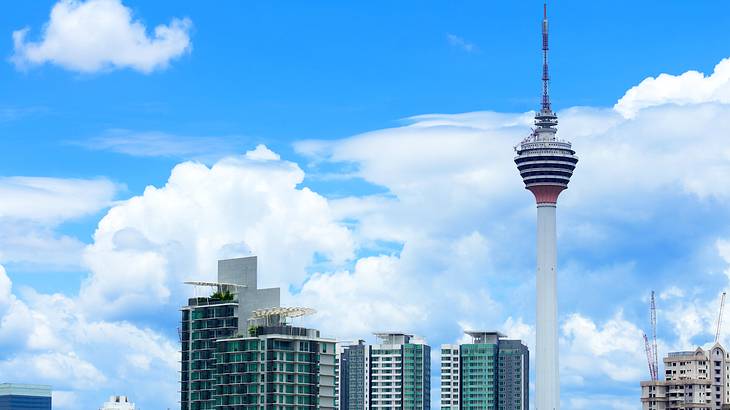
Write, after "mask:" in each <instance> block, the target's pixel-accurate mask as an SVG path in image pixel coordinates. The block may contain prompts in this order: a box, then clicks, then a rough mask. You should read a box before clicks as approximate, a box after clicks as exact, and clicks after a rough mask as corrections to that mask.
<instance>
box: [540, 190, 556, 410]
mask: <svg viewBox="0 0 730 410" xmlns="http://www.w3.org/2000/svg"><path fill="white" fill-rule="evenodd" d="M555 210H556V207H555V204H550V203H543V204H538V206H537V345H536V352H535V355H536V356H535V361H536V362H535V365H536V368H537V378H536V383H537V384H536V386H535V387H536V392H535V393H536V397H537V401H536V408H537V409H549V410H553V409H555V410H557V409H558V408H559V407H560V375H559V374H558V289H557V275H556V270H557V236H556V233H555Z"/></svg>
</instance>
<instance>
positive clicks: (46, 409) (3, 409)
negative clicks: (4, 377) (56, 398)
mask: <svg viewBox="0 0 730 410" xmlns="http://www.w3.org/2000/svg"><path fill="white" fill-rule="evenodd" d="M0 410H51V386H46V385H38V384H13V383H0Z"/></svg>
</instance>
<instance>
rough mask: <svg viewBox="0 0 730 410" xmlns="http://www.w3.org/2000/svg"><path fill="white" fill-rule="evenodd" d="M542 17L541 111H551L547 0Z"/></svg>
mask: <svg viewBox="0 0 730 410" xmlns="http://www.w3.org/2000/svg"><path fill="white" fill-rule="evenodd" d="M542 10H543V18H542V111H543V112H545V113H548V112H551V111H552V109H551V107H550V90H549V85H550V74H549V72H548V49H549V47H548V17H547V0H546V1H545V3H544V4H543V9H542Z"/></svg>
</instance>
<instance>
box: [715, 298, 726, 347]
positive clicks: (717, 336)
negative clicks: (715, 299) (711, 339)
mask: <svg viewBox="0 0 730 410" xmlns="http://www.w3.org/2000/svg"><path fill="white" fill-rule="evenodd" d="M724 307H725V292H722V297H721V298H720V312H719V313H718V314H717V330H715V343H717V342H719V341H720V327H721V326H722V310H723V308H724Z"/></svg>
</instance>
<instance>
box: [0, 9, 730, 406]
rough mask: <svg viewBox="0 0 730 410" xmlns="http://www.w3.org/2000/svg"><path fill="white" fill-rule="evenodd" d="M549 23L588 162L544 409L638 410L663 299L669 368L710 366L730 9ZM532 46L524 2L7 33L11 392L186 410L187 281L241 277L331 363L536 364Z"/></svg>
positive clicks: (564, 132)
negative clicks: (399, 348) (425, 359)
mask: <svg viewBox="0 0 730 410" xmlns="http://www.w3.org/2000/svg"><path fill="white" fill-rule="evenodd" d="M555 3H556V4H554V5H553V4H551V6H550V10H551V11H550V18H551V23H552V26H551V27H552V29H554V30H551V45H552V46H553V48H554V50H555V52H554V53H552V54H551V67H550V68H551V73H554V78H553V82H552V86H551V92H552V95H554V96H556V98H557V99H554V100H553V105H554V110H555V111H556V113H557V115H558V116H559V118H560V135H561V136H564V137H565V138H567V139H569V140H570V141H571V142H572V143H573V147H574V148H575V150H576V152H578V155H579V156H580V163H579V172H577V173H576V175H575V176H574V177H573V178H572V180H571V183H570V190H568V191H567V192H566V193H565V194H564V196H561V206H560V207H559V209H558V211H557V212H558V215H557V217H558V219H559V220H560V223H559V224H558V227H557V237H558V243H559V249H560V250H559V255H558V266H559V271H560V274H559V275H558V293H559V294H560V300H559V305H558V311H559V315H558V318H557V321H558V331H559V349H560V358H561V361H560V372H561V373H560V374H561V400H562V406H561V408H562V409H563V410H566V409H568V410H570V409H587V408H591V409H635V408H639V407H640V405H641V403H640V400H639V397H640V394H641V389H640V386H639V383H638V382H639V381H640V380H646V379H648V369H647V366H646V358H645V353H644V345H643V338H642V336H643V335H642V331H646V330H647V329H648V327H649V317H648V312H647V308H646V307H647V302H648V296H649V294H650V292H651V290H656V292H657V309H658V331H659V332H658V338H659V355H660V357H663V356H664V355H666V354H667V352H670V351H683V350H693V349H694V348H695V347H697V346H703V347H704V348H707V347H709V346H710V345H711V344H712V342H713V341H714V333H715V326H714V325H715V319H716V315H717V306H718V305H719V298H720V294H721V293H722V292H723V291H725V290H727V287H728V276H730V207H728V205H727V204H728V200H729V199H730V188H728V187H730V184H727V183H725V179H726V176H727V175H730V154H728V149H727V135H729V134H730V123H729V122H728V120H727V118H730V115H729V114H730V105H729V104H730V92H729V91H728V90H730V60H728V59H726V58H727V57H728V56H730V50H728V48H727V45H726V44H724V43H725V42H724V41H723V40H722V39H723V38H724V37H722V36H723V35H724V30H725V29H724V27H726V26H727V25H728V24H730V17H728V16H730V13H728V11H730V5H728V4H725V3H722V2H719V1H717V2H708V3H706V4H703V5H702V6H697V5H687V4H683V3H682V4H680V3H677V4H675V3H669V4H664V3H661V4H659V3H656V4H654V3H651V4H649V3H647V4H642V5H634V4H633V3H631V2H626V1H623V2H617V3H615V4H612V5H611V6H608V5H605V4H584V3H586V2H578V1H572V2H571V1H567V2H562V3H558V2H555ZM52 10H53V13H52ZM101 17H104V18H108V19H107V20H105V21H108V22H113V23H114V25H113V27H114V28H115V29H112V30H101V29H100V27H98V26H96V25H95V22H97V21H99V19H100V18H101ZM541 19H542V2H541V1H536V2H526V3H520V4H496V5H486V4H481V3H479V4H477V2H468V3H464V4H461V5H459V6H446V5H422V4H420V3H414V2H403V3H399V4H397V5H391V4H388V3H386V2H377V1H376V2H372V3H368V4H367V5H358V6H351V7H348V6H344V5H341V4H340V5H338V4H334V3H322V4H318V5H313V6H311V7H310V8H305V7H303V6H302V5H297V4H293V3H287V4H286V5H273V4H267V5H264V4H257V5H254V4H245V5H242V4H237V3H234V2H222V3H220V4H219V6H218V7H217V8H215V9H212V8H210V7H206V6H205V5H203V4H200V3H197V2H192V1H182V2H155V3H154V4H150V3H149V2H141V1H133V0H129V1H126V0H125V1H123V2H122V1H121V0H87V1H58V2H57V1H42V2H38V3H34V4H32V5H30V4H17V5H14V6H13V7H12V9H10V10H8V13H5V14H4V15H3V16H2V17H0V27H2V31H0V35H3V33H5V34H4V35H5V39H6V40H5V42H2V43H0V48H2V54H3V55H4V56H6V59H4V60H3V63H0V73H2V76H0V81H2V82H3V86H4V89H5V93H4V96H3V99H2V101H0V127H2V131H0V133H2V135H3V138H2V140H0V144H1V145H0V147H2V151H3V152H4V153H5V156H4V160H3V161H0V198H2V200H1V201H0V323H1V324H2V326H0V351H2V352H3V353H2V355H0V374H1V375H6V374H12V375H14V377H15V379H14V380H0V383H2V382H10V383H40V384H49V385H53V394H54V396H53V405H54V408H58V409H60V410H63V409H69V408H73V407H74V406H76V405H82V406H85V407H88V408H97V407H98V406H99V404H100V403H103V402H104V401H106V400H108V398H109V396H110V395H115V394H125V395H128V396H129V397H130V400H131V401H133V402H134V403H135V404H136V405H137V406H138V407H139V408H143V409H146V408H167V407H169V408H176V407H177V400H178V399H179V394H178V393H177V387H178V374H177V371H178V370H179V363H178V362H177V361H178V359H179V354H178V353H177V350H178V334H177V329H176V326H177V323H178V321H179V313H180V312H179V310H178V309H179V307H180V306H182V305H184V304H185V301H186V300H187V298H188V297H191V296H193V295H192V290H191V289H190V288H189V287H188V286H186V285H184V284H183V282H185V281H189V280H214V278H215V269H214V267H215V262H216V261H217V260H219V259H227V258H234V257H240V256H250V255H256V256H258V258H259V272H258V273H259V287H261V288H271V287H278V288H280V289H281V305H282V306H308V307H312V308H315V309H316V310H317V312H318V313H317V314H316V315H313V316H311V317H308V318H304V319H302V322H303V325H305V326H307V327H312V328H316V329H318V330H320V331H321V332H322V334H323V335H325V336H327V337H332V338H336V339H337V340H358V339H361V338H367V337H370V336H368V335H371V333H372V332H373V331H380V330H399V331H403V332H408V333H409V334H417V335H420V336H423V337H425V338H426V339H427V341H428V342H429V344H430V345H431V346H440V345H441V344H459V343H464V342H466V341H467V340H466V339H464V336H463V332H464V331H465V330H469V329H491V330H495V331H500V332H502V333H505V334H507V335H508V336H509V337H510V338H514V339H521V340H523V341H524V342H525V343H526V344H527V345H528V347H529V348H530V352H531V353H533V354H532V355H531V356H533V358H534V356H535V312H534V311H535V303H534V300H535V269H534V266H535V257H534V253H535V252H534V243H535V241H534V238H535V233H534V232H535V221H534V204H533V203H531V202H530V198H529V193H526V192H524V189H523V186H521V185H522V184H521V182H520V175H519V173H518V172H517V171H516V170H515V166H514V163H513V162H512V161H513V158H514V151H513V147H514V145H515V144H516V143H517V142H519V141H520V140H522V139H523V138H524V137H525V136H526V135H528V134H529V133H530V127H531V125H532V121H533V117H534V116H535V112H534V110H535V109H536V108H537V107H538V106H539V100H538V97H539V91H540V83H539V73H540V64H541V62H540V59H539V54H538V51H539V47H540V44H539V41H538V40H539V31H538V30H539V28H538V27H539V24H540V21H541ZM69 22H75V23H77V24H75V25H74V24H69ZM667 24H671V25H672V27H673V30H666V29H665V27H666V25H667ZM74 30H76V31H74ZM89 33H94V36H89ZM120 33H121V34H120ZM660 34H661V35H660ZM87 37H88V38H94V39H95V40H98V41H96V42H84V41H80V39H84V38H87ZM727 335H728V332H724V333H723V334H722V335H721V339H720V341H721V343H722V344H723V346H727V345H728V344H729V343H727V342H728V341H729V340H730V339H728V338H729V337H730V336H727ZM372 341H373V340H372V338H371V339H370V340H369V342H372ZM434 351H437V349H433V351H432V359H433V360H431V371H432V373H433V375H434V377H432V384H431V400H430V401H431V404H432V406H434V407H435V406H438V403H439V400H438V392H439V386H438V378H437V377H435V375H436V374H437V372H438V369H439V362H438V354H437V353H438V352H435V353H436V354H434ZM532 368H533V369H534V367H532ZM531 380H532V384H533V385H532V386H531V388H533V389H534V374H533V375H532V379H531ZM531 396H532V397H533V400H534V390H533V391H531Z"/></svg>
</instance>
